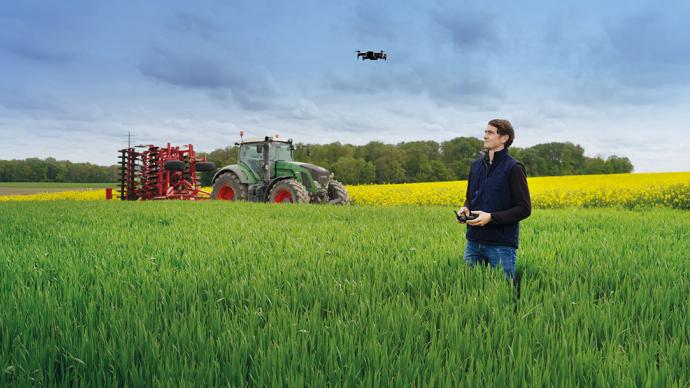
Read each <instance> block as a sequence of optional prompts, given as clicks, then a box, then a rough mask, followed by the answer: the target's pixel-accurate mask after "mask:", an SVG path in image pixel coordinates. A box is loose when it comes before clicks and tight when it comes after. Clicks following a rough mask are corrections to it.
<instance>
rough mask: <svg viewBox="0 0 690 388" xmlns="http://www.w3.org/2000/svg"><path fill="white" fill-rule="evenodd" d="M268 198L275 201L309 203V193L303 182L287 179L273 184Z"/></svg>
mask: <svg viewBox="0 0 690 388" xmlns="http://www.w3.org/2000/svg"><path fill="white" fill-rule="evenodd" d="M268 200H269V202H275V203H309V193H308V192H307V189H306V188H305V187H304V185H302V184H301V183H299V182H297V181H296V180H294V179H286V180H283V181H280V182H278V183H276V184H275V185H274V186H273V188H272V189H271V194H270V195H269V197H268Z"/></svg>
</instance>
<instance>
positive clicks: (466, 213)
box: [456, 206, 470, 224]
mask: <svg viewBox="0 0 690 388" xmlns="http://www.w3.org/2000/svg"><path fill="white" fill-rule="evenodd" d="M456 213H457V214H458V215H460V214H464V215H465V217H467V216H469V215H470V209H468V208H466V207H464V206H463V207H461V208H460V210H458V211H457V212H456ZM458 222H459V223H461V224H464V222H462V221H460V220H458Z"/></svg>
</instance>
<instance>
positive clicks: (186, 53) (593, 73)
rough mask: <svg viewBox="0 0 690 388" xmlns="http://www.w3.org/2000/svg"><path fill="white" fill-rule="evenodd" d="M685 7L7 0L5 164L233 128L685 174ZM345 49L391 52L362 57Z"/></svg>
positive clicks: (1, 15)
mask: <svg viewBox="0 0 690 388" xmlns="http://www.w3.org/2000/svg"><path fill="white" fill-rule="evenodd" d="M688 15H690V3H688V2H683V1H680V0H677V1H663V0H661V1H654V2H652V1H607V2H599V1H588V0H583V1H564V2H552V1H525V2H515V1H491V2H478V1H433V0H432V1H404V2H392V1H388V2H386V1H373V0H369V1H330V2H323V1H300V0H293V1H289V2H284V1H280V2H279V1H261V0H255V1H241V0H240V1H195V2H189V1H175V0H169V1H145V2H139V1H124V2H115V1H80V0H73V1H46V0H41V1H33V0H26V1H25V0H22V1H19V0H4V1H2V2H0V159H4V160H7V159H25V158H29V157H39V158H46V157H55V158H56V159H58V160H71V161H73V162H91V163H96V164H100V165H111V164H115V163H116V162H117V159H116V157H117V150H119V149H121V148H124V147H126V145H127V140H128V133H129V132H131V133H132V143H133V144H156V145H164V144H166V143H168V142H171V143H173V144H188V143H191V144H193V145H194V147H195V149H197V150H206V151H211V150H213V149H216V148H224V147H227V146H231V145H232V144H234V143H235V142H236V141H238V140H239V132H240V130H243V131H244V132H245V136H250V137H263V136H266V135H273V134H276V133H278V134H280V136H281V137H282V138H292V139H294V140H295V141H296V142H302V143H312V144H315V143H321V144H324V143H331V142H336V141H339V142H341V143H350V144H357V145H361V144H366V143H368V142H369V141H382V142H384V143H390V144H396V143H399V142H403V141H414V140H435V141H439V142H441V141H444V140H450V139H452V138H455V137H459V136H472V137H477V138H479V137H481V136H482V135H483V130H484V128H485V126H486V123H487V122H488V121H489V120H491V119H494V118H504V119H508V120H510V121H511V122H512V124H513V126H514V128H515V132H516V138H515V141H514V143H513V146H515V147H529V146H532V145H535V144H539V143H546V142H564V141H570V142H572V143H575V144H579V145H581V146H582V147H583V148H584V149H585V155H587V156H601V157H604V158H606V157H608V156H611V155H618V156H626V157H628V158H629V159H630V160H631V161H632V163H633V165H634V167H635V172H661V171H690V150H688V147H687V146H688V145H689V144H690V141H689V140H688V138H689V135H690V109H688V107H690V29H688V28H687V27H686V19H687V16H688ZM355 50H374V51H379V50H385V52H386V53H387V55H388V60H387V61H375V62H374V61H361V60H358V59H357V57H356V53H355Z"/></svg>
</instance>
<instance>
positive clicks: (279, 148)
mask: <svg viewBox="0 0 690 388" xmlns="http://www.w3.org/2000/svg"><path fill="white" fill-rule="evenodd" d="M268 158H269V159H270V160H271V161H276V160H288V161H290V160H292V153H291V152H290V144H286V143H273V144H271V151H270V152H269V154H268Z"/></svg>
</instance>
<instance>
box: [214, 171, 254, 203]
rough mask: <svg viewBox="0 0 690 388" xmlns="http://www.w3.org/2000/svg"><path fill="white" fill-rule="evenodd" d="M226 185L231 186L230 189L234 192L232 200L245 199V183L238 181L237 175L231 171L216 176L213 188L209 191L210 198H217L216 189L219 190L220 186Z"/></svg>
mask: <svg viewBox="0 0 690 388" xmlns="http://www.w3.org/2000/svg"><path fill="white" fill-rule="evenodd" d="M224 183H225V185H228V186H230V187H232V189H233V190H234V192H235V197H234V198H233V199H232V200H233V201H246V200H247V196H248V191H249V190H248V188H247V185H246V184H244V183H242V182H241V181H240V178H238V177H237V175H235V174H234V173H232V172H226V173H224V174H221V175H220V176H219V177H218V178H216V180H215V182H213V190H212V191H211V199H218V191H219V190H220V188H221V187H223V186H225V185H224Z"/></svg>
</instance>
